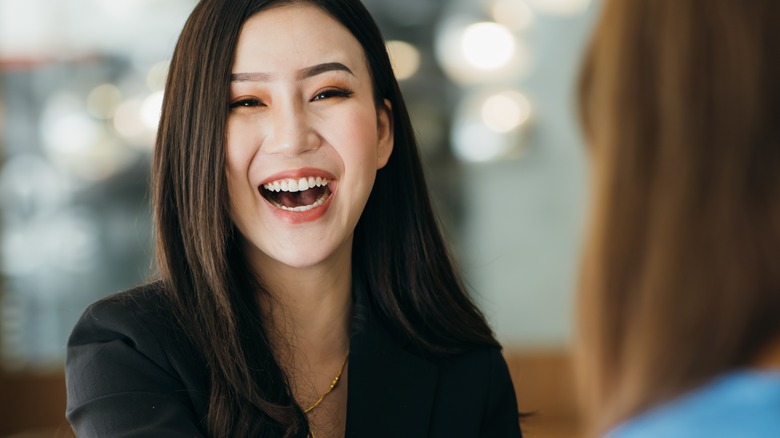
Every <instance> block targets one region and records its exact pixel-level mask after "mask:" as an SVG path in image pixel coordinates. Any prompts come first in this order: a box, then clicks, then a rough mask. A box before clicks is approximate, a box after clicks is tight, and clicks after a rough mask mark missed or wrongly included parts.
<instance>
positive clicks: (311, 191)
mask: <svg viewBox="0 0 780 438" xmlns="http://www.w3.org/2000/svg"><path fill="white" fill-rule="evenodd" d="M335 186H336V184H335V177H334V176H333V175H332V174H330V173H329V172H326V171H324V170H322V169H297V170H294V171H286V172H280V173H277V174H274V175H273V176H271V177H269V178H267V179H266V180H265V181H264V182H263V183H262V184H261V185H260V186H259V187H258V191H259V192H260V194H261V195H262V196H263V198H264V199H265V200H266V201H267V202H268V204H269V205H270V206H271V207H272V211H273V213H274V214H275V215H276V216H277V217H278V218H280V219H282V220H283V221H284V222H287V223H302V222H310V221H314V220H317V219H319V218H320V217H322V216H323V215H324V214H325V213H326V212H327V209H328V206H329V205H330V200H331V199H332V197H333V193H334V190H335Z"/></svg>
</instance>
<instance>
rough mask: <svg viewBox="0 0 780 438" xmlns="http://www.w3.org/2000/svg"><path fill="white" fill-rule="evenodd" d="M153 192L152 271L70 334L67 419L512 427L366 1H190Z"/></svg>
mask: <svg viewBox="0 0 780 438" xmlns="http://www.w3.org/2000/svg"><path fill="white" fill-rule="evenodd" d="M153 204H154V212H155V220H156V225H157V266H158V268H159V277H160V278H159V281H156V282H154V283H151V284H148V285H145V286H143V287H140V288H137V289H134V290H131V291H129V292H125V293H122V294H119V295H115V296H113V297H109V298H108V299H106V300H103V301H101V302H98V303H97V304H95V305H93V306H91V307H90V308H89V309H88V310H87V311H86V312H85V314H84V316H83V317H82V319H81V320H80V321H79V323H78V324H77V326H76V328H75V329H74V331H73V334H72V335H71V339H70V342H69V346H68V360H67V368H66V370H67V381H68V412H67V415H68V419H69V421H70V422H71V424H72V425H73V427H74V429H75V431H76V432H77V434H78V435H79V436H125V435H144V436H146V435H148V436H215V437H240V436H252V437H304V436H317V437H318V438H319V437H336V436H345V435H346V436H348V437H369V436H370V437H385V436H386V437H399V436H404V437H414V436H417V437H424V436H431V437H445V436H446V437H451V436H475V437H476V436H485V437H488V436H489V437H504V436H506V437H510V436H512V437H516V436H520V431H519V427H518V414H517V406H516V402H515V394H514V389H513V387H512V382H511V380H510V377H509V374H508V371H507V368H506V364H505V362H504V360H503V358H502V357H501V354H500V347H499V345H498V343H497V342H496V340H495V338H494V337H493V334H492V332H491V330H490V328H489V327H488V325H487V324H486V322H485V320H484V318H483V316H482V314H481V313H480V312H479V310H478V309H477V308H476V307H475V306H474V304H473V303H472V301H471V300H470V299H469V298H468V297H467V295H466V293H465V291H464V288H463V285H462V284H461V282H460V280H459V279H458V276H457V275H456V273H455V270H454V268H453V266H452V263H451V261H450V258H449V256H448V253H447V251H446V249H445V244H444V241H443V239H442V236H441V234H440V232H439V229H438V227H437V225H436V222H435V219H434V214H433V212H432V209H431V205H430V201H429V199H428V195H427V193H426V191H425V184H424V180H423V174H422V170H421V165H420V160H419V157H418V155H417V147H416V141H415V139H414V135H413V133H412V127H411V122H410V120H409V117H408V114H407V111H406V109H405V106H404V102H403V99H402V97H401V94H400V91H399V89H398V85H397V83H396V81H395V79H394V77H393V74H392V70H391V66H390V62H389V60H388V57H387V53H386V51H385V48H384V43H383V41H382V39H381V36H380V34H379V31H378V29H377V27H376V25H375V24H374V22H373V21H372V19H371V17H370V16H369V14H368V12H367V11H366V10H365V9H364V7H363V6H362V5H361V4H360V3H359V1H358V0H317V1H314V0H311V1H303V0H301V1H290V0H286V1H285V0H281V1H280V0H202V1H201V2H200V3H199V4H198V5H197V6H196V8H195V10H194V12H193V13H192V15H191V17H190V18H189V20H188V22H187V24H186V25H185V27H184V30H183V31H182V34H181V37H180V39H179V41H178V44H177V46H176V49H175V52H174V56H173V59H172V63H171V68H170V73H169V77H168V83H167V86H166V97H165V102H164V104H163V113H162V120H161V123H160V128H159V134H158V138H157V145H156V149H155V156H154V163H153Z"/></svg>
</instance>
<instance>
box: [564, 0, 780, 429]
mask: <svg viewBox="0 0 780 438" xmlns="http://www.w3.org/2000/svg"><path fill="white" fill-rule="evenodd" d="M602 13H603V15H602V17H601V21H600V22H599V24H598V27H597V30H596V33H595V35H594V38H593V41H592V45H591V48H590V52H589V54H588V56H587V59H586V62H585V65H584V69H583V72H582V76H581V84H580V85H581V89H580V103H581V114H582V118H583V121H584V126H585V132H586V136H587V140H588V143H589V144H590V145H591V147H590V149H591V153H592V156H593V162H592V175H593V190H594V195H593V196H594V198H595V199H594V201H595V202H594V206H593V210H592V216H591V226H590V233H589V239H588V245H587V248H586V251H585V258H584V266H583V271H582V272H583V275H582V285H581V291H580V292H581V294H580V296H579V329H580V330H579V334H580V337H581V339H580V341H581V342H580V344H579V347H580V348H579V349H580V352H579V353H580V354H579V365H580V368H579V370H580V377H581V382H582V390H583V391H582V395H583V402H584V403H583V406H584V407H585V412H586V418H587V419H588V420H589V424H590V425H591V426H592V432H594V433H596V434H602V433H606V432H608V431H612V432H611V433H610V434H609V436H610V437H613V438H624V437H646V436H647V437H650V436H653V437H714V436H724V437H725V436H729V437H731V436H745V437H768V436H772V437H777V436H780V415H778V412H780V316H778V315H780V264H778V262H779V261H780V258H778V255H777V254H778V251H780V202H778V200H779V199H780V129H778V123H777V120H778V117H780V81H778V78H779V77H780V62H778V56H777V54H778V52H777V49H778V43H779V42H780V31H779V29H780V27H778V25H777V24H778V23H780V3H778V2H777V1H775V0H756V1H749V2H740V1H732V0H710V1H706V2H702V1H694V0H607V1H605V4H604V5H603V12H602Z"/></svg>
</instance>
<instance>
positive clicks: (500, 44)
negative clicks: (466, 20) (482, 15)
mask: <svg viewBox="0 0 780 438" xmlns="http://www.w3.org/2000/svg"><path fill="white" fill-rule="evenodd" d="M461 44H462V50H463V55H464V57H465V59H466V61H467V62H468V63H469V64H471V65H473V66H474V67H476V68H478V69H480V70H495V69H499V68H501V67H503V66H505V65H506V64H507V63H509V61H510V60H511V59H512V55H514V52H515V39H514V37H513V36H512V33H511V32H509V30H508V29H507V28H506V27H505V26H502V25H500V24H498V23H488V22H483V23H474V24H472V25H471V26H469V27H467V28H466V31H465V32H464V33H463V40H462V42H461Z"/></svg>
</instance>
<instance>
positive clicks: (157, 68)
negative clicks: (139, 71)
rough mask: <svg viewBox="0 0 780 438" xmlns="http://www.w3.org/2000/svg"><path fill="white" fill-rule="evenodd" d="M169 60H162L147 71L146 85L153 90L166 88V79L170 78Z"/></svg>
mask: <svg viewBox="0 0 780 438" xmlns="http://www.w3.org/2000/svg"><path fill="white" fill-rule="evenodd" d="M169 66H170V63H169V62H168V61H160V62H158V63H156V64H154V65H153V66H152V67H151V68H150V69H149V71H148V72H147V73H146V86H147V87H149V89H150V90H152V91H159V90H162V89H164V88H165V81H166V80H167V79H168V68H169Z"/></svg>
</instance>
